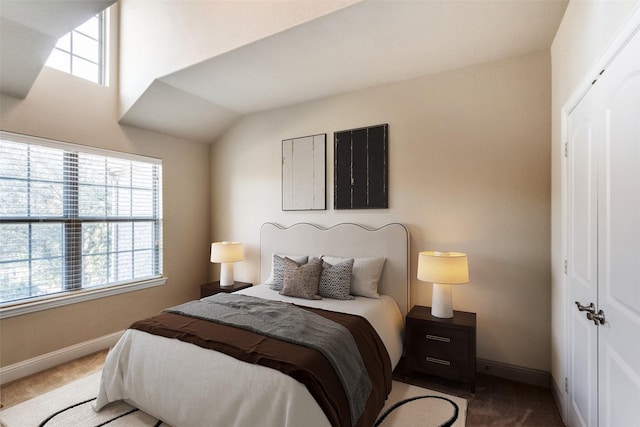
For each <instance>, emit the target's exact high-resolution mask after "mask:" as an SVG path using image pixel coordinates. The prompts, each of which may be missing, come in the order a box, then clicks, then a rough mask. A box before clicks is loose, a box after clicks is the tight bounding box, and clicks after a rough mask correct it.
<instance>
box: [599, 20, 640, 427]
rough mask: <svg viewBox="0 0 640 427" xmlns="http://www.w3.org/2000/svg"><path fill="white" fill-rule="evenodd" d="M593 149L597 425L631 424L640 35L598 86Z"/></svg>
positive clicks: (639, 255)
mask: <svg viewBox="0 0 640 427" xmlns="http://www.w3.org/2000/svg"><path fill="white" fill-rule="evenodd" d="M596 86H601V89H602V92H603V93H602V98H601V101H600V103H599V107H601V110H600V111H599V116H600V118H601V120H602V121H603V124H604V138H603V140H602V142H601V144H600V146H601V150H600V152H599V157H600V159H599V170H600V173H599V177H598V182H599V192H598V193H599V196H598V199H599V212H598V217H599V220H598V223H599V226H598V233H599V234H598V235H599V274H598V308H599V309H602V310H603V312H604V315H605V319H606V320H605V323H604V324H603V325H601V326H598V332H599V352H598V356H599V369H598V370H599V375H600V377H599V378H600V379H599V391H600V404H599V425H600V426H620V427H624V426H637V425H639V424H638V423H639V422H640V421H639V418H638V410H639V409H640V32H639V33H636V35H635V37H634V38H633V39H632V41H631V42H630V43H629V44H627V46H626V47H625V48H624V49H623V50H622V51H621V53H620V54H619V55H618V57H617V58H616V59H615V60H614V61H613V63H612V64H611V65H610V66H609V67H607V69H606V71H605V73H604V74H603V76H602V77H601V78H600V80H599V81H598V82H597V83H596Z"/></svg>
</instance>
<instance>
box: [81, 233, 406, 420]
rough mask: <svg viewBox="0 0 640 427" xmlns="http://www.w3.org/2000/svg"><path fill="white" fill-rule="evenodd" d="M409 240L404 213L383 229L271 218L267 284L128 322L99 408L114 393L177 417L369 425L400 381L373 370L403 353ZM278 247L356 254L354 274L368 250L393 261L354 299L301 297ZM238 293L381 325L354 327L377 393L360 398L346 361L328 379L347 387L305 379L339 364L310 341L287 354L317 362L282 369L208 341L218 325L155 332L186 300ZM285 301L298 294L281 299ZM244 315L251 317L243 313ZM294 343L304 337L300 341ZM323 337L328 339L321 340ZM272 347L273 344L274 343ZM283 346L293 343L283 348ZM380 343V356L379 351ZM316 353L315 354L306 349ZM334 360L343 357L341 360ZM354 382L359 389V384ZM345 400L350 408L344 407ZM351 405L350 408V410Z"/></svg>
mask: <svg viewBox="0 0 640 427" xmlns="http://www.w3.org/2000/svg"><path fill="white" fill-rule="evenodd" d="M408 245H409V236H408V232H407V229H406V228H405V227H404V226H403V225H402V224H397V223H395V224H388V225H385V226H383V227H380V228H377V229H369V228H366V227H363V226H360V225H357V224H338V225H336V226H333V227H330V228H322V227H319V226H316V225H313V224H307V223H300V224H295V225H293V226H290V227H282V226H280V225H277V224H274V223H265V224H263V226H262V227H261V230H260V260H261V280H260V282H261V284H259V285H256V286H253V287H251V288H248V289H244V290H242V291H239V292H236V293H234V294H222V295H223V296H222V297H220V298H218V299H217V300H213V299H212V298H215V297H218V296H214V297H208V298H205V299H203V300H200V301H195V302H192V303H187V304H185V307H183V305H181V306H179V307H174V308H172V310H173V311H169V312H166V313H162V314H160V315H159V316H156V317H154V318H151V319H144V320H142V321H140V322H136V324H134V325H132V328H130V329H128V330H127V331H125V333H124V334H123V336H122V338H121V339H120V340H119V341H118V343H117V344H116V345H115V346H114V347H113V348H112V349H111V350H110V352H109V354H108V356H107V359H106V361H105V366H104V369H103V373H102V378H101V383H100V389H99V392H98V398H97V400H96V403H95V405H94V409H95V410H98V411H99V410H101V409H102V408H104V407H105V406H106V405H108V404H109V403H110V402H114V401H118V400H125V401H127V402H129V403H131V404H132V405H134V406H136V407H138V408H140V409H141V410H143V411H145V412H147V413H149V414H151V415H153V416H155V417H157V418H159V419H161V420H163V421H165V422H166V423H168V424H171V425H174V426H176V427H178V426H179V427H188V426H203V425H216V426H255V425H260V426H274V427H275V426H278V427H285V426H291V427H297V426H310V427H314V426H317V427H328V426H336V425H345V426H346V425H352V426H358V427H360V426H369V425H372V424H373V422H372V420H375V418H376V416H377V414H378V412H379V411H380V409H381V408H382V405H383V404H384V399H385V398H386V396H387V394H388V392H389V391H390V385H391V380H390V373H389V372H387V373H386V374H385V375H386V377H384V378H382V377H381V378H378V377H377V375H378V374H375V376H374V375H373V371H378V370H380V371H382V370H383V368H382V366H383V365H384V366H385V369H384V370H387V368H386V366H387V365H388V369H393V368H394V367H395V366H396V364H397V363H398V361H399V359H400V356H401V355H402V342H403V332H404V316H405V315H406V313H407V310H408V307H409V292H408V284H409V273H408V270H409V268H408V267H409V257H408V253H409V248H408ZM274 254H277V255H278V256H279V257H280V259H279V260H280V261H281V260H282V259H284V258H285V256H286V258H291V259H295V258H296V257H297V256H302V255H303V254H304V256H309V257H310V259H311V258H313V257H320V256H325V257H324V259H325V262H326V263H328V262H329V261H328V260H330V261H331V262H333V263H334V264H323V265H324V266H327V265H329V266H331V265H338V264H340V265H342V264H343V261H344V260H351V259H354V260H355V261H350V262H351V263H352V266H353V270H350V271H352V273H353V274H354V276H353V277H354V278H355V277H356V272H357V271H359V272H360V273H358V274H360V276H359V277H361V274H362V271H364V270H363V268H364V267H363V266H366V265H368V264H366V263H368V262H369V260H371V259H378V260H379V259H383V260H384V261H383V267H382V270H381V273H380V276H379V280H378V281H377V287H374V288H371V289H370V288H368V287H367V288H363V289H364V290H362V289H361V290H360V291H358V292H357V293H358V295H356V296H354V297H353V299H348V300H346V299H334V298H327V297H324V298H322V299H302V298H297V297H291V296H287V295H281V293H280V292H278V291H276V290H273V289H272V287H273V286H274V285H273V281H274V277H273V275H274V271H276V275H277V274H278V272H277V267H276V268H275V270H274V260H275V259H276V256H275V255H274ZM286 262H290V261H286ZM314 262H315V261H314ZM358 263H359V264H358ZM363 263H364V264H363ZM308 264H311V262H309V263H308ZM356 265H359V266H360V267H358V268H360V269H358V268H356ZM367 271H368V270H367ZM353 280H355V279H353ZM289 283H291V281H289ZM369 285H370V283H369V282H367V286H369ZM376 293H377V295H376ZM219 295H220V294H219ZM363 295H367V296H363ZM376 296H377V297H376ZM223 299H229V301H226V300H225V301H222V300H223ZM238 302H243V303H244V302H248V303H251V304H253V303H254V302H256V303H257V304H265V305H267V306H268V307H269V308H271V306H272V305H274V307H276V308H275V309H272V310H271V313H280V307H282V310H284V308H286V309H287V310H288V309H289V308H288V307H289V306H292V304H294V305H295V308H292V309H295V310H298V311H301V312H305V313H304V315H305V316H307V315H309V314H308V312H311V314H310V315H311V316H314V317H313V319H314V321H315V319H318V320H319V321H321V322H324V321H325V320H322V319H324V317H327V318H330V319H333V320H335V321H336V322H338V321H340V322H345V323H344V324H345V325H347V324H349V325H350V324H352V323H358V324H363V325H365V326H366V325H370V326H372V327H373V329H374V330H375V332H374V333H373V335H375V337H373V338H362V337H361V335H362V336H364V332H360V330H358V332H357V333H354V332H352V335H353V336H354V337H356V336H357V337H358V338H357V340H356V339H355V338H354V340H355V341H357V343H356V345H357V347H358V349H359V350H360V351H359V353H360V354H359V355H356V356H354V357H355V358H356V359H358V358H360V360H361V362H358V363H361V369H364V371H365V372H368V373H369V374H371V379H370V381H371V384H370V385H369V389H370V390H372V391H371V393H370V395H368V396H369V398H368V400H367V401H366V402H364V403H362V404H361V405H360V406H358V405H359V404H358V403H354V401H356V402H357V401H358V399H356V398H354V397H353V396H352V394H353V395H357V393H355V392H354V393H351V392H350V391H349V392H348V393H347V386H346V385H345V381H347V382H348V380H345V377H350V376H351V377H354V375H352V370H350V369H349V370H347V369H345V368H344V367H343V365H339V366H340V368H336V369H335V371H336V373H334V374H333V375H335V378H334V377H332V378H330V379H328V380H326V384H333V385H335V384H341V385H343V386H344V390H343V389H342V388H340V390H339V392H338V389H337V388H331V386H326V384H325V379H322V381H320V380H318V379H316V378H315V377H314V378H313V379H310V380H308V382H305V383H304V384H303V382H304V381H301V378H303V379H305V381H307V380H306V379H307V377H311V374H309V371H314V370H319V371H320V370H326V369H324V368H321V367H320V366H317V365H320V364H322V363H326V359H329V360H330V361H331V363H330V365H331V364H332V363H334V362H333V360H332V359H331V357H329V356H327V357H325V358H323V357H322V355H320V356H318V352H317V351H316V350H318V349H317V348H311V349H310V350H309V349H306V347H304V350H303V347H299V348H298V350H294V351H288V353H287V354H294V353H296V354H297V353H300V355H301V357H303V358H308V359H309V360H310V361H311V362H309V363H311V366H310V367H305V368H303V367H302V366H300V367H298V366H294V365H292V364H291V363H289V360H287V361H286V363H284V362H283V363H280V362H279V364H280V365H286V369H283V371H282V372H281V371H280V370H277V369H274V368H273V367H272V365H271V364H270V363H272V362H264V360H267V359H268V357H267V356H265V355H263V354H261V355H260V356H257V357H254V356H250V357H254V358H255V359H259V360H258V361H255V360H254V363H247V362H245V361H242V360H239V358H238V357H236V356H235V353H233V352H227V350H226V347H227V346H230V344H227V343H221V342H220V341H219V339H218V338H216V339H215V340H212V341H215V342H216V345H215V346H212V347H209V348H204V346H203V345H199V341H198V340H200V341H207V340H208V338H207V336H208V335H207V334H213V332H209V331H207V332H203V334H204V336H205V338H204V339H202V338H201V337H202V336H203V335H200V338H198V339H195V338H194V339H192V340H191V341H189V340H188V339H187V340H182V338H181V337H180V335H182V332H179V333H174V335H171V333H168V334H165V335H164V336H162V333H160V334H158V333H156V332H154V333H149V331H150V330H159V329H162V330H164V323H163V324H162V326H158V322H160V321H162V322H165V321H166V322H173V321H174V320H176V321H179V320H180V319H181V318H180V317H172V316H182V315H183V314H184V313H183V311H182V310H186V309H189V310H191V309H193V310H200V309H201V307H203V306H204V307H205V308H207V307H208V306H209V305H211V304H216V305H218V304H230V306H234V304H236V303H238ZM283 303H292V304H284V305H278V304H283ZM285 306H286V307H285ZM243 307H244V306H243ZM282 313H285V311H282ZM282 313H281V314H280V315H281V316H282V317H281V318H280V320H282V319H285V318H289V317H290V314H289V313H288V312H286V313H287V314H286V315H285V314H282ZM342 313H346V314H342ZM296 315H297V312H296ZM317 315H320V316H317ZM189 316H192V317H189V319H190V320H189V321H188V324H189V326H188V329H189V328H190V330H195V329H198V328H204V326H202V325H204V323H206V324H215V325H216V326H215V328H218V329H219V330H218V331H217V332H216V333H217V334H218V335H225V336H226V335H227V334H228V332H229V331H230V330H229V329H225V328H234V331H235V330H237V329H239V328H238V327H236V326H230V325H229V324H226V323H225V321H220V319H218V322H220V323H217V322H209V321H208V320H207V319H204V318H201V317H199V316H198V315H194V314H193V313H191V314H189ZM240 317H242V318H244V316H240ZM320 317H322V319H320ZM334 317H335V319H334ZM156 318H161V320H156ZM225 319H226V318H225ZM304 319H306V317H305V318H304ZM363 319H366V321H365V320H363ZM280 320H278V322H280ZM195 322H197V323H195ZM305 322H306V321H305ZM367 322H368V323H367ZM138 323H139V324H140V325H138ZM177 323H180V322H177ZM183 323H184V322H183ZM266 323H268V322H266ZM275 323H277V322H275ZM299 323H304V322H299ZM194 325H195V326H194ZM322 325H325V323H322ZM323 327H324V326H323ZM348 327H351V326H348ZM363 327H364V326H363ZM145 328H147V329H145ZM248 329H250V330H246V329H245V330H243V331H241V332H240V335H242V334H253V333H256V331H254V330H252V329H251V328H248ZM285 329H286V328H285ZM293 329H295V328H293ZM319 329H320V328H318V329H316V330H319ZM339 329H342V328H339ZM363 331H364V329H363ZM302 333H303V334H304V332H302ZM270 334H271V330H269V331H268V332H265V335H266V336H267V337H263V336H260V338H256V337H254V336H253V335H251V336H250V337H249V341H251V340H254V341H255V342H260V343H263V342H267V341H266V340H268V339H269V340H270V339H272V338H273V337H272V336H271V335H270ZM229 335H230V334H229ZM312 335H315V333H314V334H312ZM175 338H178V339H175ZM374 338H375V339H374ZM235 340H236V338H235V335H233V338H230V341H233V343H234V344H233V345H234V346H235V343H236V341H235ZM276 340H277V337H276ZM363 340H364V341H367V340H369V341H375V340H378V341H379V344H378V346H379V347H380V348H381V349H380V348H379V349H378V350H368V349H367V350H364V349H365V348H368V347H364V344H362V343H361V341H363ZM269 342H270V341H269ZM260 345H262V344H260ZM287 345H293V346H295V345H297V344H296V343H295V342H294V343H292V344H287ZM316 345H317V346H320V347H322V345H321V344H316ZM238 346H240V345H239V344H238ZM256 346H258V345H255V344H249V345H248V348H249V351H245V352H244V353H247V354H249V353H252V352H253V349H254V348H255V347H256ZM265 347H269V346H267V345H266V344H265ZM211 348H213V350H212V349H211ZM234 348H235V347H234ZM269 348H271V347H269ZM274 348H275V346H274ZM292 348H296V347H292ZM372 348H373V347H372ZM320 350H323V349H320ZM274 351H275V350H274ZM277 351H280V352H287V351H286V350H285V349H284V348H283V349H280V350H277ZM349 353H352V352H351V351H350V352H349ZM353 353H358V351H355V352H353ZM369 353H371V354H369ZM378 353H379V354H380V356H377V354H378ZM307 354H308V355H309V356H308V357H307V356H304V355H307ZM325 356H326V355H325ZM343 356H344V354H343V355H340V357H343ZM332 357H333V356H332ZM263 358H264V360H263ZM320 359H322V360H323V362H322V363H320V362H319V360H320ZM277 360H278V361H279V360H280V359H277ZM313 361H315V362H313ZM316 362H317V364H316ZM335 363H343V362H335ZM345 363H350V362H345ZM354 363H355V362H354ZM376 364H377V365H376ZM333 366H334V367H336V365H335V364H334V365H333ZM344 366H352V365H344ZM378 366H379V367H380V368H379V369H378ZM340 371H343V372H340ZM283 372H287V373H283ZM296 378H297V379H296ZM336 378H337V379H336ZM358 378H360V377H358ZM352 382H357V383H358V387H360V389H361V388H362V387H364V386H362V385H361V383H362V382H363V381H361V380H360V379H358V380H357V381H352ZM305 384H306V385H305ZM322 386H324V387H325V388H322ZM354 389H356V387H355V386H354ZM342 392H344V393H346V394H345V395H347V394H348V396H349V399H347V401H348V402H347V403H345V402H344V401H345V399H343V398H341V397H340V396H342V395H341V394H340V393H342ZM323 393H324V398H321V396H320V395H321V394H323ZM331 405H335V407H333V406H331ZM345 405H346V408H347V409H346V411H347V412H346V414H347V415H345V409H344V408H345ZM356 407H357V408H359V410H360V411H361V412H357V416H354V413H356V412H354V411H356V409H355V408H356ZM349 411H350V412H349ZM349 413H350V414H351V418H348V414H349ZM341 414H342V415H341ZM345 417H347V418H345ZM349 421H351V422H349Z"/></svg>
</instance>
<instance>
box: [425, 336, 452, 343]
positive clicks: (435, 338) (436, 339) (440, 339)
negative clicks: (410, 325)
mask: <svg viewBox="0 0 640 427" xmlns="http://www.w3.org/2000/svg"><path fill="white" fill-rule="evenodd" d="M427 339H428V340H432V341H441V342H451V338H446V337H439V336H437V335H427Z"/></svg>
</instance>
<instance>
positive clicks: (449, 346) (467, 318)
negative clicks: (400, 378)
mask: <svg viewBox="0 0 640 427" xmlns="http://www.w3.org/2000/svg"><path fill="white" fill-rule="evenodd" d="M405 354H406V363H407V370H408V372H409V373H411V371H418V372H422V373H425V374H429V375H435V376H438V377H442V378H448V379H451V380H454V381H460V382H464V383H466V384H467V385H468V386H469V389H470V391H471V392H472V393H475V390H476V314H475V313H467V312H465V311H455V310H454V312H453V317H452V318H451V319H441V318H439V317H435V316H432V315H431V307H423V306H420V305H416V306H414V307H413V308H412V309H411V311H410V312H409V314H407V329H406V338H405Z"/></svg>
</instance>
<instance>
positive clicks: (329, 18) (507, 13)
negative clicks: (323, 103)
mask: <svg viewBox="0 0 640 427" xmlns="http://www.w3.org/2000/svg"><path fill="white" fill-rule="evenodd" d="M172 1H175V2H176V3H175V4H176V5H180V4H182V6H179V7H192V8H195V9H194V11H193V13H192V15H191V17H192V19H193V22H194V24H197V22H196V21H197V20H198V19H203V20H204V19H205V18H206V16H205V14H204V13H199V12H198V10H197V8H198V7H204V6H202V5H203V4H207V7H209V8H211V7H214V8H215V7H218V6H219V7H223V3H224V8H225V10H226V9H228V8H233V7H237V8H242V7H245V8H246V7H247V6H246V2H219V3H218V4H216V0H211V1H209V2H204V3H203V2H195V1H191V0H182V1H181V2H178V1H177V0H172ZM136 2H138V3H136ZM14 3H21V2H16V1H11V0H2V3H1V4H2V8H1V9H0V17H1V18H2V21H1V24H2V27H3V29H2V34H1V35H2V36H3V37H2V44H1V46H2V51H0V55H2V57H1V59H2V64H1V69H0V71H1V74H2V80H0V90H1V91H2V92H3V93H7V94H10V95H12V96H17V97H21V96H20V95H21V94H23V93H24V91H25V88H26V91H27V92H28V88H29V87H30V84H32V83H33V79H35V77H33V79H32V77H29V78H28V79H25V81H23V82H20V81H18V83H15V82H12V81H11V79H12V76H14V75H15V74H17V73H18V72H19V71H20V70H21V69H22V68H23V65H21V64H22V63H23V62H24V63H42V64H43V63H44V60H46V57H47V56H48V52H47V49H48V50H49V51H50V49H51V48H53V45H54V44H55V38H56V36H58V37H59V36H60V35H62V34H64V32H66V31H69V29H71V28H73V27H74V25H73V23H72V22H71V19H67V18H68V16H70V15H74V16H75V15H76V13H70V12H69V11H59V10H58V9H57V8H54V9H55V13H54V11H52V10H46V11H45V10H44V9H45V8H46V6H45V4H47V5H48V4H51V3H56V4H68V5H67V6H68V7H69V8H70V9H74V8H75V7H77V8H78V9H81V7H80V5H83V6H82V9H83V13H87V14H88V16H87V17H89V16H91V14H93V13H95V11H92V12H91V13H90V10H88V9H91V10H93V8H92V7H93V6H95V7H98V8H99V7H102V8H104V7H106V5H107V4H108V3H111V1H109V0H105V1H99V2H97V1H78V0H71V1H66V2H55V1H54V2H50V1H35V0H30V1H27V2H23V3H39V5H38V8H40V7H42V8H43V10H41V11H40V13H38V14H36V15H33V16H30V17H26V18H25V16H24V15H25V14H24V13H20V10H19V9H20V8H19V7H18V6H16V5H15V4H14ZM160 3H165V4H166V2H160ZM234 3H235V6H234ZM269 3H272V4H273V5H274V6H275V5H278V7H280V8H282V7H283V6H282V5H283V4H286V3H287V2H284V3H283V2H270V1H269V0H262V1H259V2H256V4H259V5H260V6H262V7H264V5H265V4H267V5H268V4H269ZM294 3H296V4H302V3H305V4H309V5H313V4H314V2H313V1H310V2H294ZM316 3H317V1H316ZM5 4H11V7H10V8H7V7H5ZM98 4H100V6H98ZM124 4H133V5H135V6H136V7H138V8H140V7H143V8H144V7H146V8H153V7H154V5H153V2H149V1H146V2H142V1H139V0H126V1H125V2H124ZM74 5H76V6H75V7H74ZM566 5H567V0H545V1H542V0H540V1H517V0H476V1H451V0H425V1H404V0H388V1H377V0H364V1H351V2H343V3H342V4H340V5H338V6H336V7H334V8H333V9H332V10H328V11H327V10H324V11H322V12H321V13H317V14H316V17H313V16H312V17H311V18H310V19H306V20H301V21H300V22H299V23H295V24H292V23H289V24H288V25H287V26H285V27H286V28H284V27H282V28H279V29H277V31H272V32H271V33H270V34H266V35H264V34H263V35H262V36H260V37H255V38H253V39H250V38H248V39H245V41H244V43H243V44H241V45H236V46H233V47H232V48H230V49H227V50H224V49H220V50H218V51H217V52H214V53H212V54H211V56H209V57H206V58H203V59H202V58H201V59H200V60H198V61H196V62H193V63H185V64H181V65H180V68H179V69H177V70H171V71H170V72H167V69H166V68H165V69H159V71H157V73H156V74H154V71H153V69H151V70H149V74H148V75H147V76H146V80H144V79H140V78H139V76H135V75H134V74H135V69H132V70H134V71H133V74H131V73H129V72H123V70H125V71H126V68H123V65H122V59H121V75H120V82H121V87H123V88H125V90H126V88H127V87H128V86H127V79H128V78H130V79H132V80H133V79H138V81H142V88H138V89H137V90H136V91H130V93H121V95H122V96H123V97H125V98H126V97H127V96H129V97H131V94H132V93H133V94H134V96H133V98H132V99H128V100H127V102H124V103H121V104H122V111H121V116H122V117H121V123H124V124H128V125H132V126H138V127H141V128H146V129H151V130H154V131H159V132H162V133H166V134H170V135H174V136H178V137H182V138H187V139H191V140H195V141H202V142H207V143H209V142H213V141H214V140H215V139H216V138H217V137H218V136H219V135H220V134H221V133H222V132H224V130H225V129H226V128H227V127H228V126H229V125H230V124H231V123H232V122H233V121H234V120H236V119H237V118H239V117H241V116H243V115H246V114H251V113H255V112H259V111H263V110H268V109H273V108H278V107H283V106H288V105H293V104H296V103H301V102H306V101H309V100H313V99H318V98H323V97H327V96H331V95H335V94H339V93H344V92H349V91H353V90H359V89H363V88H367V87H372V86H377V85H381V84H385V83H390V82H395V81H400V80H406V79H411V78H416V77H421V76H425V75H429V74H433V73H438V72H443V71H446V70H451V69H455V68H461V67H466V66H470V65H474V64H479V63H483V62H489V61H495V60H499V59H503V58H508V57H512V56H517V55H522V54H526V53H529V52H534V51H539V50H543V49H548V48H549V47H550V46H551V43H552V41H553V37H554V36H555V33H556V30H557V28H558V26H559V24H560V21H561V19H562V15H563V13H564V10H565V8H566ZM89 6H92V7H89ZM156 7H157V6H156ZM49 9H51V8H49ZM16 10H17V11H16ZM238 10H240V9H238ZM266 10H267V13H268V10H269V9H266ZM7 11H8V12H9V13H7ZM127 11H128V9H127V8H122V13H123V14H124V13H128V12H127ZM221 12H222V10H221ZM77 15H80V12H78V13H77ZM149 15H150V14H149V13H141V14H140V19H145V18H144V17H145V16H149ZM47 16H48V17H49V19H43V18H44V17H47ZM234 16H235V17H236V18H238V16H240V15H238V14H236V15H234ZM199 17H202V18H199ZM254 18H255V16H254ZM85 19H86V18H85ZM121 19H122V17H121ZM149 19H154V20H156V21H157V17H150V18H149ZM49 21H54V22H51V23H49ZM187 21H188V20H187ZM80 22H82V20H80ZM80 22H76V25H77V24H79V23H80ZM47 23H49V25H44V24H47ZM54 23H55V24H56V25H53V24H54ZM245 24H247V22H243V21H242V20H238V22H236V23H235V27H237V28H238V30H237V31H241V29H242V26H243V25H245ZM5 26H6V28H4V27H5ZM23 27H26V28H27V29H31V30H32V31H30V32H29V31H27V32H25V31H23ZM53 27H55V29H54V28H53ZM190 28H193V31H197V28H198V25H192V26H189V22H185V20H182V21H179V20H178V21H177V22H176V26H174V27H172V28H170V29H166V28H165V29H164V30H163V31H171V32H172V33H173V34H174V35H175V36H176V37H178V38H179V37H180V34H181V32H188V31H190ZM216 28H219V29H220V33H219V34H217V37H218V38H220V39H224V38H225V36H226V35H227V34H229V29H228V28H224V26H223V25H216V26H212V28H208V29H207V30H206V31H207V36H211V34H215V31H216ZM126 31H127V28H124V29H123V30H121V43H127V37H126V36H127V34H126ZM234 31H236V30H235V29H234ZM247 31H249V30H247ZM40 33H43V34H47V35H48V36H49V38H50V39H51V40H49V39H47V43H44V42H43V43H40V44H38V48H37V49H33V48H32V49H30V50H27V51H28V52H33V54H30V55H28V56H29V57H28V58H25V57H23V56H18V59H19V62H20V63H16V64H10V65H7V62H8V61H7V58H14V57H15V54H14V51H15V50H17V49H25V48H27V47H28V45H29V43H31V39H32V38H35V36H36V35H37V36H39V34H40ZM7 34H8V36H9V38H10V40H9V41H7V39H6V38H5V37H6V36H7ZM123 36H124V37H123ZM154 37H155V38H156V39H158V42H157V43H161V41H160V38H159V37H157V35H154ZM203 40H204V37H203ZM14 44H15V45H14ZM183 46H185V47H184V48H185V49H186V48H187V46H186V45H183ZM160 47H161V46H160ZM121 48H122V47H121ZM152 50H153V49H152ZM155 52H158V54H162V55H166V58H165V59H167V60H168V59H170V58H171V55H174V56H176V57H177V56H178V53H179V52H173V51H172V52H162V51H161V50H160V49H156V50H155ZM212 52H213V50H212ZM183 56H184V55H183ZM42 58H44V60H43V59H42ZM121 58H122V57H121ZM9 62H10V61H9ZM165 62H166V61H165ZM27 65H29V64H27ZM41 66H42V65H40V67H41ZM24 67H25V68H27V69H28V70H29V72H27V73H24V74H26V75H29V76H32V75H33V74H34V73H35V75H36V76H37V72H36V70H35V68H37V67H33V66H28V67H27V66H26V65H25V66H24ZM160 68H161V67H160ZM5 73H6V74H5ZM17 80H20V79H17ZM29 81H30V82H29ZM22 97H24V96H22Z"/></svg>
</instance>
